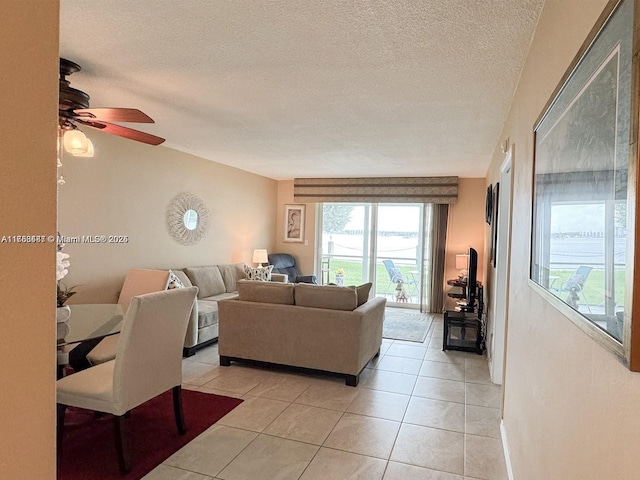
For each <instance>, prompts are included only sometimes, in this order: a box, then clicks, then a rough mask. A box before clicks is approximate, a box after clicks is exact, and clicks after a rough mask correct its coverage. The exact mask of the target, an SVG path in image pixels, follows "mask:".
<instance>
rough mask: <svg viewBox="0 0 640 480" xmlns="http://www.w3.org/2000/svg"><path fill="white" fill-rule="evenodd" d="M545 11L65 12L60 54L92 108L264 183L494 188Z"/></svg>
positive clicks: (194, 3) (243, 5)
mask: <svg viewBox="0 0 640 480" xmlns="http://www.w3.org/2000/svg"><path fill="white" fill-rule="evenodd" d="M543 3H544V0H482V1H476V0H413V1H411V0H406V1H399V0H388V1H373V0H349V1H344V0H317V1H314V0H285V1H282V0H274V1H262V0H216V1H208V0H181V1H178V0H174V1H168V0H138V1H131V0H127V1H123V0H102V1H99V2H97V1H92V2H89V1H86V0H61V14H60V25H61V27H60V55H61V56H62V57H65V58H68V59H70V60H73V61H75V62H77V63H79V64H80V65H81V66H82V67H83V70H82V72H79V73H76V74H73V75H72V76H71V77H70V80H71V85H72V86H73V87H75V88H79V89H80V90H83V91H85V92H87V93H88V94H90V95H91V106H92V107H136V108H140V109H141V110H143V111H144V112H145V113H147V114H148V115H150V116H151V117H153V118H154V119H155V120H156V124H155V125H135V124H134V125H131V126H133V127H134V128H138V127H140V129H141V130H144V131H148V132H150V133H153V134H155V135H160V136H162V137H165V138H166V139H167V141H166V143H165V145H166V146H168V147H172V148H175V149H177V150H181V151H184V152H189V153H193V154H195V155H199V156H201V157H204V158H207V159H211V160H214V161H216V162H220V163H224V164H228V165H232V166H235V167H238V168H241V169H243V170H248V171H251V172H255V173H258V174H260V175H264V176H267V177H271V178H275V179H290V178H294V177H333V176H335V177H345V176H423V175H458V176H462V177H482V176H484V175H485V173H486V170H487V167H488V165H489V161H490V158H491V155H492V153H493V150H494V148H495V145H496V144H497V143H498V142H499V140H500V139H498V135H499V133H500V130H501V128H502V124H503V121H504V118H505V116H506V113H507V109H508V107H509V104H510V102H511V98H512V96H513V93H514V90H515V87H516V84H517V81H518V78H519V76H520V71H521V69H522V65H523V63H524V60H525V58H526V55H527V53H528V50H529V45H530V43H531V40H532V36H533V32H534V29H535V26H536V23H537V20H538V17H539V14H540V10H541V8H542V4H543ZM150 148H154V147H150ZM155 148H157V147H155Z"/></svg>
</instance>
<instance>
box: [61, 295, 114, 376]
mask: <svg viewBox="0 0 640 480" xmlns="http://www.w3.org/2000/svg"><path fill="white" fill-rule="evenodd" d="M69 308H70V309H71V314H70V316H69V319H68V320H66V321H64V322H58V323H57V347H58V377H60V376H61V375H62V371H63V370H64V367H65V366H66V365H71V366H72V367H74V368H75V369H78V368H86V367H87V366H89V365H86V364H84V363H83V359H84V362H86V358H85V357H86V354H87V353H89V352H90V351H91V349H92V348H93V347H95V346H96V345H97V344H98V343H99V342H100V340H102V339H103V338H104V337H108V336H109V335H115V334H116V333H120V329H121V328H122V319H123V316H124V314H123V311H122V306H120V305H119V304H117V303H100V304H76V305H69Z"/></svg>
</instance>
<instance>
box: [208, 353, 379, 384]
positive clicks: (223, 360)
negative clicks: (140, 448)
mask: <svg viewBox="0 0 640 480" xmlns="http://www.w3.org/2000/svg"><path fill="white" fill-rule="evenodd" d="M379 355H380V349H378V351H377V352H376V353H375V354H374V355H373V356H372V357H371V358H370V359H369V361H368V362H367V363H366V364H365V366H364V367H362V370H360V372H358V374H357V375H350V374H348V373H340V372H330V371H328V370H319V369H317V368H307V367H298V366H296V365H283V364H281V363H272V362H263V361H261V360H252V359H250V358H239V357H227V356H225V355H220V365H221V366H223V367H228V366H229V365H231V362H242V363H247V364H249V365H255V366H258V367H262V368H265V369H269V370H271V369H279V370H291V371H294V372H299V373H309V374H313V375H336V376H339V377H343V378H344V379H345V384H346V385H348V386H350V387H356V386H357V385H358V382H359V381H360V374H361V373H362V371H363V370H364V369H365V368H366V367H367V365H368V364H369V362H370V361H371V360H373V359H374V358H375V357H377V356H379Z"/></svg>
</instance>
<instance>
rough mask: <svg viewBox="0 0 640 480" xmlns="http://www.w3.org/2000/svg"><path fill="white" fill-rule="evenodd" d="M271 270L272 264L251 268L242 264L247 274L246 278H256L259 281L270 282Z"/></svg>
mask: <svg viewBox="0 0 640 480" xmlns="http://www.w3.org/2000/svg"><path fill="white" fill-rule="evenodd" d="M272 270H273V265H268V266H266V267H257V268H252V267H250V266H249V265H245V266H244V273H245V274H246V276H247V280H258V281H260V282H270V281H271V271H272Z"/></svg>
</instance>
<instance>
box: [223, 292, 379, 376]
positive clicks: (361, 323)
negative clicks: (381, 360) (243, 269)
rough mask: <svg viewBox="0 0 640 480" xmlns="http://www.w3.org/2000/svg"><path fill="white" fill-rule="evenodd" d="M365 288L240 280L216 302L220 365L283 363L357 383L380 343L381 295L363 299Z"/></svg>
mask: <svg viewBox="0 0 640 480" xmlns="http://www.w3.org/2000/svg"><path fill="white" fill-rule="evenodd" d="M369 289H370V284H368V288H366V292H365V291H364V290H365V288H362V289H360V290H356V289H354V288H349V287H335V286H320V285H311V284H304V283H299V284H291V283H286V284H276V283H273V282H271V283H269V282H253V281H247V280H242V281H239V282H238V293H239V295H238V297H237V298H233V299H224V300H222V301H220V302H219V303H218V312H219V339H218V351H219V354H220V365H222V366H228V365H230V363H231V361H241V360H252V361H257V362H262V363H268V364H279V365H288V366H293V367H299V368H302V369H311V370H320V371H323V372H331V373H335V374H339V375H341V376H344V377H345V379H346V383H347V385H351V386H356V385H357V384H358V381H359V375H360V373H361V372H362V370H363V369H364V367H365V366H366V365H367V363H369V361H370V360H371V359H372V358H373V357H374V356H377V355H378V354H379V353H380V344H381V343H382V322H383V319H384V309H385V305H386V299H384V298H381V297H376V298H373V299H371V300H367V297H368V294H369ZM358 294H360V295H358ZM358 297H360V299H359V300H358Z"/></svg>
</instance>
